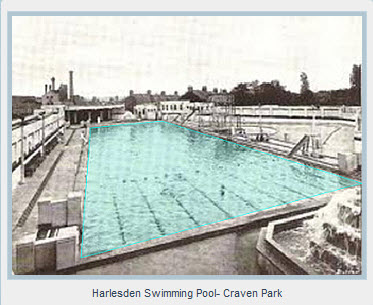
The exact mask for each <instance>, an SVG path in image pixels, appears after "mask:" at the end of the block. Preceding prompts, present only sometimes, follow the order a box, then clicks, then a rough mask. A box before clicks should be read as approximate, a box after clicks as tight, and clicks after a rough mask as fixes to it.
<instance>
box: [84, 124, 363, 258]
mask: <svg viewBox="0 0 373 305" xmlns="http://www.w3.org/2000/svg"><path fill="white" fill-rule="evenodd" d="M357 184H360V183H359V182H357V181H354V180H351V179H347V178H343V177H340V176H338V175H335V174H332V173H328V172H325V171H322V170H318V169H316V168H312V167H309V166H305V165H303V164H300V163H297V162H293V161H289V160H286V159H283V158H280V157H277V156H274V155H271V154H267V153H263V152H259V151H257V150H253V149H249V148H246V147H243V146H240V145H237V144H235V143H231V142H227V141H224V140H221V139H218V138H214V137H211V136H208V135H205V134H201V133H199V132H196V131H193V130H189V129H186V128H183V127H179V126H177V125H174V124H171V123H167V122H150V123H135V124H124V125H117V126H108V127H99V128H91V129H90V138H89V151H88V172H87V183H86V194H85V202H84V215H83V237H82V248H81V256H82V257H86V256H90V255H93V254H98V253H103V252H106V251H110V250H113V249H116V248H120V247H124V246H128V245H132V244H136V243H139V242H145V241H147V240H150V239H154V238H158V237H162V236H166V235H170V234H174V233H177V232H180V231H185V230H189V229H193V228H196V227H200V226H204V225H208V224H211V223H216V222H219V221H223V220H226V219H231V218H234V217H239V216H242V215H245V214H249V213H254V212H258V211H261V210H265V209H269V208H272V207H275V206H278V205H283V204H286V203H290V202H294V201H298V200H301V199H304V198H307V197H312V196H316V195H320V194H323V193H327V192H332V191H335V190H338V189H342V188H346V187H350V186H353V185H357Z"/></svg>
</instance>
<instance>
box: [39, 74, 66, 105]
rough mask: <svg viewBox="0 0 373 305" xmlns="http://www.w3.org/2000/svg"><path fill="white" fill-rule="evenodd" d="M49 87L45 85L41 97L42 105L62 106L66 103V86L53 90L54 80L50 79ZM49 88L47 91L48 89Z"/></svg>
mask: <svg viewBox="0 0 373 305" xmlns="http://www.w3.org/2000/svg"><path fill="white" fill-rule="evenodd" d="M51 82H52V83H51V85H49V87H48V85H47V84H46V85H45V93H44V94H43V95H42V96H41V103H42V104H43V105H64V104H66V103H67V101H68V99H67V85H63V84H61V85H60V87H59V88H58V89H55V78H54V77H52V78H51ZM48 88H49V89H48Z"/></svg>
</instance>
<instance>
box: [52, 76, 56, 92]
mask: <svg viewBox="0 0 373 305" xmlns="http://www.w3.org/2000/svg"><path fill="white" fill-rule="evenodd" d="M55 80H56V79H55V78H54V76H53V77H52V78H51V81H52V90H53V91H54V89H55Z"/></svg>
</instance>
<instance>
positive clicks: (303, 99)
mask: <svg viewBox="0 0 373 305" xmlns="http://www.w3.org/2000/svg"><path fill="white" fill-rule="evenodd" d="M300 81H301V88H300V93H294V92H291V91H288V90H286V89H285V87H283V86H281V85H280V82H279V81H278V80H273V81H271V82H264V83H261V84H259V81H257V80H256V81H253V82H250V83H241V84H239V85H237V86H236V87H235V88H234V89H233V90H232V92H231V93H232V94H233V95H234V98H235V103H236V105H237V106H249V105H258V104H262V105H271V104H276V105H279V104H280V105H287V106H305V105H315V106H331V105H333V106H334V105H335V106H337V105H345V106H360V105H361V65H354V66H353V68H352V73H351V74H350V88H348V89H340V90H328V91H319V92H312V91H311V90H310V83H309V80H308V77H307V74H306V73H305V72H302V73H301V75H300Z"/></svg>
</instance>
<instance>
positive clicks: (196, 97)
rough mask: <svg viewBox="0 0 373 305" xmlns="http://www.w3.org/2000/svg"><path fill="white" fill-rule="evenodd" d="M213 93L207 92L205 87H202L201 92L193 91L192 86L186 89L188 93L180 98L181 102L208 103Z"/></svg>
mask: <svg viewBox="0 0 373 305" xmlns="http://www.w3.org/2000/svg"><path fill="white" fill-rule="evenodd" d="M212 94H213V92H210V91H207V87H206V86H203V87H202V90H194V89H193V87H192V86H189V87H188V91H187V92H186V93H185V94H184V95H182V96H181V97H180V100H182V101H190V102H192V103H193V102H202V103H205V102H208V98H209V96H210V95H212Z"/></svg>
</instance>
